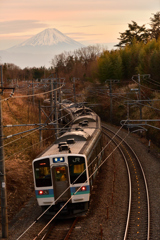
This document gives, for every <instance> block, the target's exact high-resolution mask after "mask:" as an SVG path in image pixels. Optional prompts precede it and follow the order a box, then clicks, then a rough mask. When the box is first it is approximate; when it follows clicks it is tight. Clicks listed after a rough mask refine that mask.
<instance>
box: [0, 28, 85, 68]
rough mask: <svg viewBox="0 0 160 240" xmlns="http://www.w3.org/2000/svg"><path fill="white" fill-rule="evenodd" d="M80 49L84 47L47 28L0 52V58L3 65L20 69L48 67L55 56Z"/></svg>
mask: <svg viewBox="0 0 160 240" xmlns="http://www.w3.org/2000/svg"><path fill="white" fill-rule="evenodd" d="M81 47H84V45H83V44H81V43H79V42H77V41H75V40H73V39H72V38H70V37H68V36H66V35H65V34H63V33H61V32H60V31H59V30H57V29H55V28H48V29H45V30H44V31H42V32H40V33H38V34H36V35H35V36H33V37H31V38H29V39H28V40H26V41H24V42H22V43H20V44H18V45H15V46H13V47H11V48H8V49H6V50H5V51H0V56H1V60H2V61H3V63H4V62H7V63H14V64H16V65H18V66H20V67H21V68H24V67H34V66H35V67H41V66H44V65H45V66H46V67H49V66H50V63H49V62H50V61H51V59H52V58H54V56H55V55H56V54H60V53H62V52H64V51H74V50H76V49H78V48H81Z"/></svg>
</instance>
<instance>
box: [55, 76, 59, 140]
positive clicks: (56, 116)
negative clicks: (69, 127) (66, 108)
mask: <svg viewBox="0 0 160 240" xmlns="http://www.w3.org/2000/svg"><path fill="white" fill-rule="evenodd" d="M56 88H57V75H56V79H55V81H54V90H55V91H54V115H55V124H56V125H55V132H56V138H57V137H58V109H57V106H58V105H57V90H56Z"/></svg>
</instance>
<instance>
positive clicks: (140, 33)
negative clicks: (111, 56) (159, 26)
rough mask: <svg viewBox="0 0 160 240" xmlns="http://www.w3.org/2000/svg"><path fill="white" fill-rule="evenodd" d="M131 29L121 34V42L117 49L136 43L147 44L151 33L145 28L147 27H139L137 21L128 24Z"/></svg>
mask: <svg viewBox="0 0 160 240" xmlns="http://www.w3.org/2000/svg"><path fill="white" fill-rule="evenodd" d="M128 27H129V29H128V30H126V31H125V32H123V33H120V38H118V39H119V40H120V42H119V43H118V44H117V45H116V47H124V46H126V45H131V44H132V43H133V42H134V41H136V42H144V43H146V42H147V40H148V36H149V31H148V30H147V29H146V28H145V25H142V26H138V24H137V23H136V22H135V21H132V24H128Z"/></svg>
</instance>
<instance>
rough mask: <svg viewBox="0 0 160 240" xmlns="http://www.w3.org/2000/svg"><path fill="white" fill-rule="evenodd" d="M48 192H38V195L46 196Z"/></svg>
mask: <svg viewBox="0 0 160 240" xmlns="http://www.w3.org/2000/svg"><path fill="white" fill-rule="evenodd" d="M48 194H49V191H48V190H39V191H38V195H48Z"/></svg>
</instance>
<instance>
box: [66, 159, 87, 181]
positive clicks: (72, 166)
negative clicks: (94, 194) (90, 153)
mask: <svg viewBox="0 0 160 240" xmlns="http://www.w3.org/2000/svg"><path fill="white" fill-rule="evenodd" d="M68 164H69V172H70V181H71V183H84V182H85V181H86V180H87V176H86V171H84V170H86V165H85V158H84V157H79V156H68ZM77 178H78V179H77ZM76 179H77V180H76Z"/></svg>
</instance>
